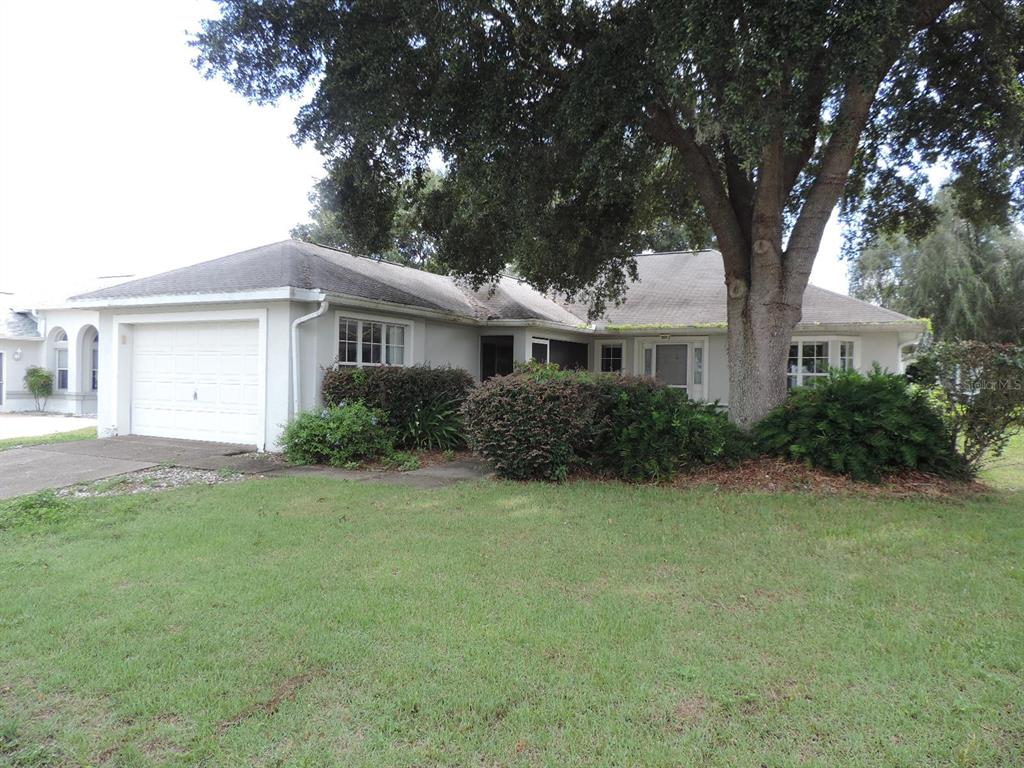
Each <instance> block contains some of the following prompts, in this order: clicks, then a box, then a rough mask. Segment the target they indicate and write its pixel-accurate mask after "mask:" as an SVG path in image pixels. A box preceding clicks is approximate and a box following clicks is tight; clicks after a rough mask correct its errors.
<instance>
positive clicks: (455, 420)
mask: <svg viewBox="0 0 1024 768" xmlns="http://www.w3.org/2000/svg"><path fill="white" fill-rule="evenodd" d="M472 386H473V377H472V376H470V375H469V373H468V372H466V371H464V370H462V369H461V368H431V367H430V366H423V365H414V366H410V367H408V368H403V367H401V366H379V367H370V368H352V367H348V366H340V365H338V366H335V367H333V368H330V369H328V370H326V371H324V377H323V381H322V382H321V385H320V392H321V395H322V397H323V402H324V403H325V404H327V405H337V404H338V403H342V402H349V401H352V400H362V401H363V402H364V403H366V404H367V405H369V406H370V407H372V408H379V409H381V410H383V411H384V412H386V413H387V414H388V423H389V424H390V425H391V426H392V427H393V428H394V429H395V433H396V439H397V440H398V443H399V445H401V446H402V447H405V448H425V447H430V448H435V447H437V448H458V447H461V446H462V444H463V442H464V440H463V436H462V425H461V418H460V416H459V409H460V408H461V406H462V403H463V402H464V401H465V399H466V396H467V394H468V393H469V390H470V389H471V388H472Z"/></svg>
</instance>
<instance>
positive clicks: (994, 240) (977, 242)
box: [851, 192, 1024, 344]
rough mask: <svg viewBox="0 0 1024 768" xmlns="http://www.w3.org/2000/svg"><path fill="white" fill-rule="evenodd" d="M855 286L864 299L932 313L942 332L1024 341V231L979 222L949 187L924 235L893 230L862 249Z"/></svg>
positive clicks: (947, 336) (854, 271)
mask: <svg viewBox="0 0 1024 768" xmlns="http://www.w3.org/2000/svg"><path fill="white" fill-rule="evenodd" d="M851 288H852V291H853V294H854V295H855V296H857V297H859V298H862V299H866V300H868V301H873V302H876V303H878V304H882V305H883V306H886V307H889V308H891V309H895V310H897V311H899V312H903V313H904V314H908V315H911V316H913V317H929V318H931V320H932V324H933V328H934V330H935V335H936V336H937V337H939V338H944V339H975V340H981V341H1002V342H1013V343H1018V344H1020V343H1024V237H1021V235H1020V233H1019V232H1017V231H1015V229H1014V228H1013V227H996V226H991V225H982V226H978V225H975V224H972V223H971V222H970V221H969V220H967V219H965V218H963V217H961V216H959V215H958V214H957V212H956V210H955V207H954V205H953V201H952V195H951V193H949V192H946V193H944V194H943V195H942V196H941V197H940V199H939V219H938V224H937V226H936V227H935V229H934V230H932V231H931V232H930V233H929V234H928V235H926V236H925V237H924V238H923V239H920V240H914V239H913V238H912V237H910V236H909V235H908V234H904V233H900V234H894V235H888V236H885V237H883V238H881V239H879V240H877V241H875V242H873V243H872V244H871V245H870V246H868V247H866V248H864V249H863V250H861V251H860V252H859V253H858V254H857V255H856V257H855V259H854V261H853V263H852V265H851Z"/></svg>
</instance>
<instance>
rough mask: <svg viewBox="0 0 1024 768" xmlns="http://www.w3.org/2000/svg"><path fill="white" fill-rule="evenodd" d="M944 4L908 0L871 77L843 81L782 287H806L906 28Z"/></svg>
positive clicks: (922, 22) (927, 21)
mask: <svg viewBox="0 0 1024 768" xmlns="http://www.w3.org/2000/svg"><path fill="white" fill-rule="evenodd" d="M950 5H952V2H950V0H930V1H929V2H909V3H908V5H907V6H906V9H907V11H908V12H910V13H912V14H913V15H912V18H911V19H910V24H908V26H907V27H904V28H903V29H901V30H899V31H898V32H896V33H894V34H892V35H890V36H889V38H888V39H887V40H886V41H885V43H884V44H883V51H884V54H883V56H882V59H881V65H880V66H879V67H878V69H877V71H876V72H875V74H874V76H873V77H872V76H864V75H860V76H858V75H853V76H852V77H851V78H850V80H849V82H848V83H847V84H846V88H845V91H844V94H843V99H842V102H841V104H840V107H839V113H838V115H837V116H836V120H835V123H834V128H833V131H832V135H831V136H830V137H829V140H828V143H827V144H826V145H825V149H824V153H823V155H822V161H821V168H820V170H819V172H818V175H817V177H816V178H815V179H814V181H813V183H812V184H811V186H810V189H808V191H807V197H806V199H805V200H804V205H803V208H801V210H800V215H799V217H798V218H797V221H796V224H795V225H794V227H793V231H792V233H791V234H790V236H789V242H788V244H787V247H786V258H785V278H786V286H787V290H788V291H790V292H793V293H797V294H798V295H801V294H802V293H803V290H804V288H806V287H807V280H808V278H809V277H810V274H811V267H812V265H813V264H814V258H815V256H816V255H817V253H818V246H819V245H820V244H821V237H822V235H823V234H824V232H825V225H826V224H827V223H828V220H829V217H830V216H831V215H832V210H833V209H834V208H835V206H836V203H838V202H839V198H840V197H841V196H842V193H843V189H844V188H845V186H846V179H847V176H849V173H850V169H851V168H852V167H853V160H854V158H855V156H856V154H857V147H858V146H859V144H860V138H861V134H862V133H863V132H864V127H865V126H866V125H867V121H868V118H869V117H870V115H871V106H872V104H873V103H874V100H875V96H876V94H877V92H878V88H879V87H880V86H881V84H882V81H883V79H884V78H885V76H886V75H887V74H888V72H889V70H890V69H892V67H893V65H894V64H895V63H896V61H897V59H898V58H899V54H900V52H901V51H902V50H903V49H904V47H905V46H906V44H907V33H908V32H909V36H910V37H911V38H912V37H913V36H914V35H916V34H918V33H919V32H920V31H922V30H923V29H925V28H926V27H928V26H930V25H931V24H933V23H934V22H935V21H936V19H938V17H939V16H940V15H941V14H942V13H943V11H945V10H946V9H947V8H948V7H949V6H950Z"/></svg>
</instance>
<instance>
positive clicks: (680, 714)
mask: <svg viewBox="0 0 1024 768" xmlns="http://www.w3.org/2000/svg"><path fill="white" fill-rule="evenodd" d="M707 708H708V701H707V699H705V698H704V697H703V696H702V695H700V694H698V695H696V696H691V697H689V698H687V699H683V700H682V701H680V702H679V703H678V704H676V706H675V707H674V708H673V710H672V721H671V726H672V730H674V731H685V730H687V729H688V728H692V727H693V726H694V725H696V724H697V723H698V722H700V720H701V718H702V717H704V713H705V712H706V711H707Z"/></svg>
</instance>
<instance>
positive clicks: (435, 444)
mask: <svg viewBox="0 0 1024 768" xmlns="http://www.w3.org/2000/svg"><path fill="white" fill-rule="evenodd" d="M461 408H462V402H461V401H459V400H448V401H438V402H426V403H420V404H419V405H417V406H416V407H415V408H414V409H413V411H412V416H411V417H410V418H409V419H408V420H406V421H405V424H404V425H403V426H402V427H400V428H399V430H400V431H399V437H398V441H399V442H400V443H401V444H402V445H404V446H407V447H413V448H425V449H427V450H438V451H450V450H454V449H455V448H461V447H463V446H464V445H465V444H466V439H465V436H464V434H463V425H462V411H461Z"/></svg>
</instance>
